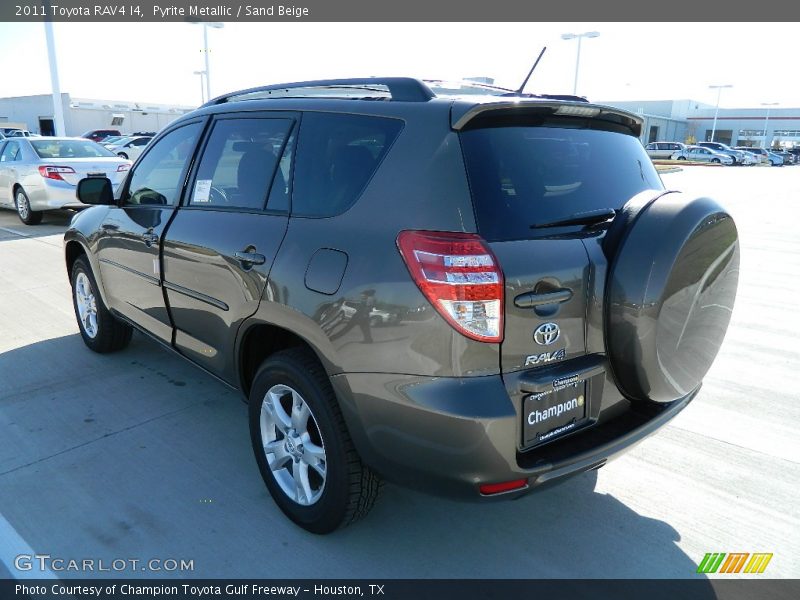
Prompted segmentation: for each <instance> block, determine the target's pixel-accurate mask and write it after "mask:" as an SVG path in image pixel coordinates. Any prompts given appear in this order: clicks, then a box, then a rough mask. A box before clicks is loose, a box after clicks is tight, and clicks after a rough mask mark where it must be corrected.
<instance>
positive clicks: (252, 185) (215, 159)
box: [190, 118, 292, 210]
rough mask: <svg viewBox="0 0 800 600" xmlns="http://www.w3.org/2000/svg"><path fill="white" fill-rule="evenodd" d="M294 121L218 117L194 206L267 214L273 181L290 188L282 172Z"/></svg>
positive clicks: (196, 185)
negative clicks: (282, 157)
mask: <svg viewBox="0 0 800 600" xmlns="http://www.w3.org/2000/svg"><path fill="white" fill-rule="evenodd" d="M291 127H292V120H291V119H270V118H256V119H220V120H219V121H217V122H216V123H215V124H214V129H213V131H212V132H211V136H210V137H209V139H208V144H207V145H206V148H205V150H204V151H203V158H202V159H201V160H200V166H199V167H198V169H197V177H196V178H195V183H194V189H193V190H192V196H191V199H190V205H191V206H213V207H221V208H246V209H255V210H263V209H264V204H265V203H266V201H267V194H268V193H269V189H270V184H272V181H273V177H274V180H275V183H274V185H275V186H277V187H279V188H283V189H284V191H285V189H286V179H285V177H284V175H283V173H282V171H281V169H279V168H278V162H279V159H280V154H281V151H282V150H283V146H284V141H286V136H287V135H288V134H289V130H290V129H291Z"/></svg>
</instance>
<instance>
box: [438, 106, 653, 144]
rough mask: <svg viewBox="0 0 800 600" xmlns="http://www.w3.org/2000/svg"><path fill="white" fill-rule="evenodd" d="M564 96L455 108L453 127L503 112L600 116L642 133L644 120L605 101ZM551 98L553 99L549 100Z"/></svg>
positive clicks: (602, 119) (459, 127)
mask: <svg viewBox="0 0 800 600" xmlns="http://www.w3.org/2000/svg"><path fill="white" fill-rule="evenodd" d="M560 98H561V97H547V96H544V97H542V96H533V97H530V100H527V101H526V98H525V97H523V98H518V99H515V100H510V99H509V100H503V101H498V102H482V103H479V104H474V105H472V106H469V107H465V108H460V107H458V106H457V105H456V106H454V107H453V110H452V112H451V114H450V124H451V127H452V128H453V129H455V130H456V131H460V130H462V129H464V128H465V127H466V126H467V125H468V124H469V123H471V122H472V121H473V120H475V119H476V118H477V117H489V116H495V115H496V116H501V115H502V114H511V113H516V114H519V115H523V114H525V113H530V114H538V115H541V114H542V113H545V115H546V116H554V117H583V118H586V119H597V120H600V121H606V122H608V123H614V124H616V125H621V126H623V127H625V128H627V129H629V130H630V131H631V133H632V134H633V135H635V136H636V137H639V135H641V133H642V125H643V124H644V119H642V118H641V117H640V116H638V115H635V114H633V113H630V112H628V111H625V110H621V109H619V108H614V107H613V106H604V105H601V104H590V103H589V102H587V101H586V99H584V98H581V99H580V100H572V99H571V98H572V97H570V96H568V97H567V98H570V99H569V100H560ZM548 100H551V101H549V102H548Z"/></svg>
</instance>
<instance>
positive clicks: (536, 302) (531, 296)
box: [514, 288, 572, 308]
mask: <svg viewBox="0 0 800 600" xmlns="http://www.w3.org/2000/svg"><path fill="white" fill-rule="evenodd" d="M570 298H572V290H570V289H567V288H561V289H559V290H555V291H552V292H542V293H541V294H537V293H536V292H528V293H526V294H520V295H519V296H517V297H516V298H514V306H516V307H518V308H533V307H534V306H542V305H545V304H561V303H562V302H566V301H567V300H569V299H570Z"/></svg>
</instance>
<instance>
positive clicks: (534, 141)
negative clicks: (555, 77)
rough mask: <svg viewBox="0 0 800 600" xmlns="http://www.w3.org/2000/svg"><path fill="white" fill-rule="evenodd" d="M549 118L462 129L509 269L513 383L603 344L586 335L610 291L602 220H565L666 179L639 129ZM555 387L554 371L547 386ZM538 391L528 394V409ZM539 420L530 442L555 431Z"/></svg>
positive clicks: (507, 331)
mask: <svg viewBox="0 0 800 600" xmlns="http://www.w3.org/2000/svg"><path fill="white" fill-rule="evenodd" d="M509 121H510V119H509ZM507 122H508V121H506V123H507ZM512 122H513V121H512ZM545 123H547V126H524V125H519V124H513V125H506V126H497V127H481V128H477V129H472V130H465V131H463V132H462V134H461V143H462V148H463V150H464V156H465V160H466V166H467V172H468V177H469V181H470V187H471V191H472V195H473V204H474V207H475V215H476V219H477V224H478V233H479V234H480V235H481V236H482V237H483V238H484V239H485V240H486V241H487V242H489V245H490V247H491V249H492V252H493V253H494V254H495V256H496V257H497V259H498V262H499V264H500V267H501V269H502V271H503V274H504V278H505V327H504V339H503V342H502V345H501V370H502V372H503V374H504V377H505V378H506V384H507V386H510V389H512V388H513V389H516V390H517V391H516V392H514V393H519V392H518V389H519V388H518V387H517V386H516V385H515V384H512V383H510V382H514V381H516V379H515V377H517V375H514V374H518V373H522V372H526V373H535V372H538V371H542V370H550V368H551V367H558V366H559V365H562V363H567V362H570V361H571V359H579V358H580V357H583V356H585V355H587V354H590V353H602V352H603V351H604V349H603V347H602V344H601V345H600V347H598V343H597V339H598V338H597V333H596V331H595V332H594V333H593V335H592V340H593V341H592V342H590V343H587V331H589V330H591V329H592V328H597V327H598V326H599V327H600V328H602V309H601V305H602V297H599V298H598V297H597V294H598V293H599V295H600V296H602V289H603V281H602V279H604V277H605V267H606V264H605V258H604V257H603V255H602V252H598V251H597V250H596V248H597V241H598V239H600V236H601V235H602V231H603V230H602V228H600V229H598V228H597V227H594V228H592V227H590V226H588V225H587V224H586V223H575V224H566V223H563V222H564V220H566V219H574V218H575V217H581V216H586V215H587V214H588V215H592V214H596V215H599V216H598V217H597V220H598V221H600V223H602V222H603V221H604V220H607V219H610V218H611V217H613V215H614V212H613V211H616V210H618V209H620V208H622V206H623V205H624V204H625V203H626V202H627V201H628V200H629V199H630V198H631V197H633V196H634V195H636V194H637V193H639V192H641V191H643V190H646V189H662V188H663V186H662V183H661V181H660V179H659V177H658V175H657V173H656V171H655V168H654V167H653V164H652V161H651V160H649V158H648V156H647V154H646V152H645V151H644V148H643V147H642V145H641V143H639V140H638V139H637V138H636V137H634V136H633V135H629V134H627V133H621V132H613V131H603V130H598V129H595V128H596V127H602V125H595V124H593V123H591V122H585V121H582V120H577V119H553V120H552V121H551V122H550V123H548V122H547V121H545ZM603 215H605V216H603ZM595 225H598V224H597V223H596V224H595ZM590 244H593V245H594V247H593V248H589V245H590ZM590 257H591V258H590ZM597 278H600V279H601V281H600V282H599V283H598V282H597V281H595V279H597ZM597 290H599V292H598V291H597ZM601 339H602V338H601ZM576 362H580V361H576ZM526 376H527V375H526ZM553 388H554V383H553V376H551V377H550V379H549V388H548V389H549V390H550V391H551V392H552V391H553ZM528 391H533V390H532V389H528ZM534 396H535V394H532V395H531V396H528V397H526V398H525V399H524V403H525V408H526V409H528V408H529V406H528V404H529V403H530V402H533V401H530V402H529V398H531V397H534ZM581 398H582V397H581ZM581 401H582V400H581ZM520 402H523V400H520ZM543 402H544V401H543ZM532 406H535V403H533V404H532ZM531 410H532V412H531V413H530V414H534V415H535V414H536V411H535V410H534V409H531ZM567 419H569V416H568V417H567ZM566 423H567V422H566V421H564V422H563V423H561V422H559V423H557V425H558V427H556V429H558V428H559V427H566V426H567V424H566ZM537 427H538V426H530V427H529V426H527V425H525V427H524V428H523V430H524V434H523V439H522V442H521V444H522V446H523V447H528V446H531V445H533V444H535V443H537V440H540V439H545V437H546V436H547V435H549V432H550V430H548V429H547V428H545V429H542V428H538V429H537ZM553 435H555V434H553ZM543 436H544V437H543Z"/></svg>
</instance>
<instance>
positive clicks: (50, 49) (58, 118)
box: [39, 2, 66, 135]
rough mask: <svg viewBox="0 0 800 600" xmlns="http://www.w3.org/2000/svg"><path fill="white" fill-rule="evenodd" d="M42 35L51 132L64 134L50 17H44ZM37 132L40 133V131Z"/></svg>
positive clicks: (48, 5) (48, 6) (48, 7)
mask: <svg viewBox="0 0 800 600" xmlns="http://www.w3.org/2000/svg"><path fill="white" fill-rule="evenodd" d="M45 5H46V6H47V9H48V11H49V10H50V3H49V2H46V3H45ZM48 14H49V13H48ZM44 37H45V41H46V42H47V58H48V60H49V61H50V85H51V87H52V90H53V133H55V134H56V135H66V129H65V127H64V104H63V102H61V86H60V84H59V82H58V61H57V60H56V43H55V40H54V39H53V21H52V20H50V19H45V21H44ZM39 133H41V131H40V132H39Z"/></svg>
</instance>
